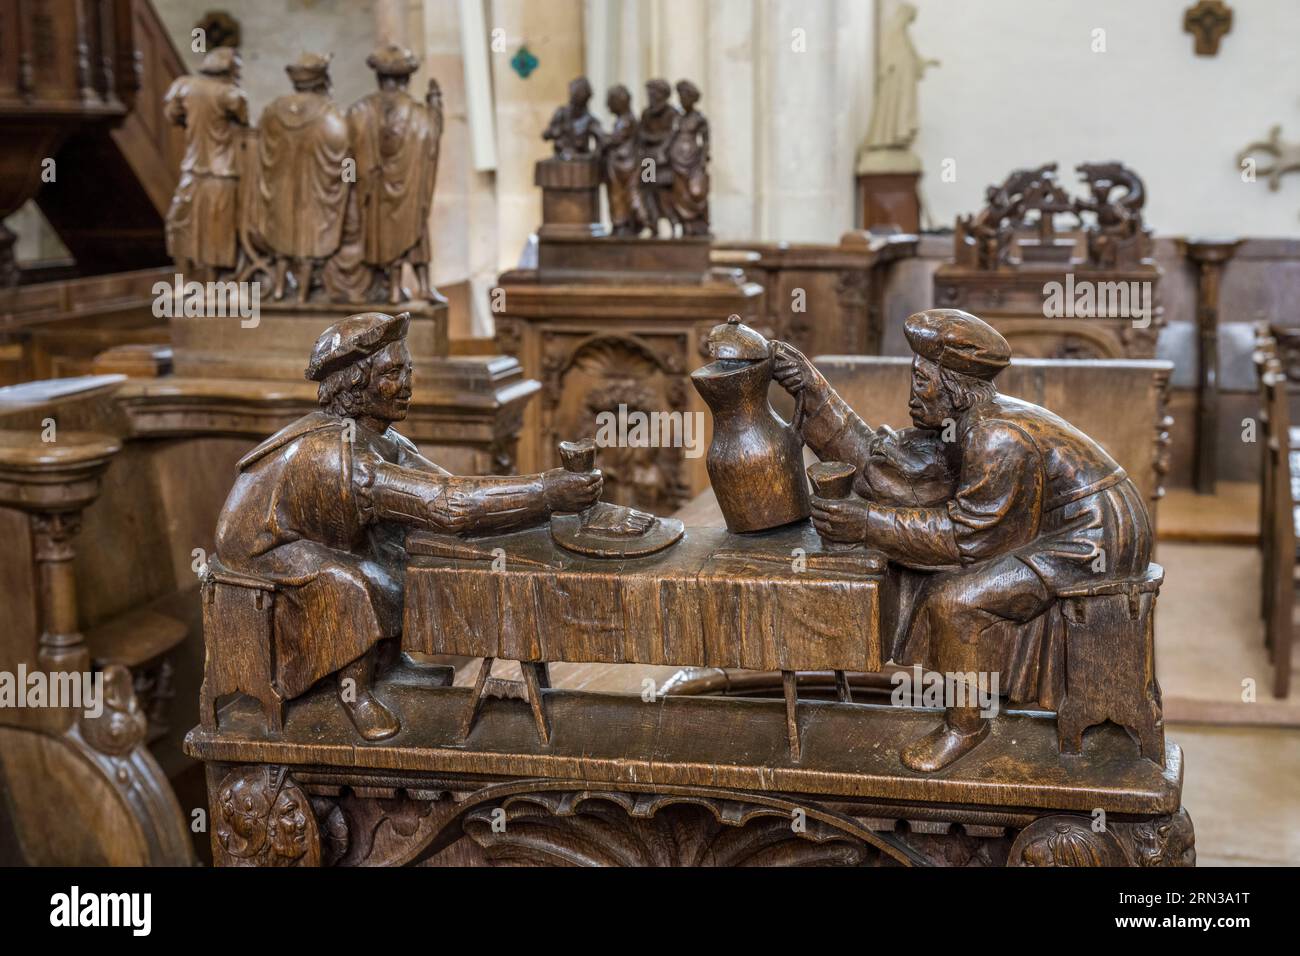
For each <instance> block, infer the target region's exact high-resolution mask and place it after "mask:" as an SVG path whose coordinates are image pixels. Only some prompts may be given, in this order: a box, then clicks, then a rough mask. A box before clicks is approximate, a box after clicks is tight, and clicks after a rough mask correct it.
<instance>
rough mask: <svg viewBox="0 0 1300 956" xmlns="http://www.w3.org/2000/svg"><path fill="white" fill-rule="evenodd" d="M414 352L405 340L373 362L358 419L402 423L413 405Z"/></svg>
mask: <svg viewBox="0 0 1300 956" xmlns="http://www.w3.org/2000/svg"><path fill="white" fill-rule="evenodd" d="M411 371H412V366H411V353H410V351H409V350H408V349H407V347H406V342H405V341H398V342H393V343H391V344H389V345H386V346H384V349H383V350H382V351H380V352H377V353H375V355H374V357H373V358H372V359H371V360H370V381H369V382H368V383H367V385H366V387H365V391H364V392H363V393H362V395H361V401H360V403H359V407H357V408H356V409H355V410H354V414H355V415H356V416H357V417H361V416H369V417H371V418H375V419H378V420H379V421H383V422H390V423H391V422H400V421H402V420H403V419H404V418H406V412H407V409H408V408H410V406H411Z"/></svg>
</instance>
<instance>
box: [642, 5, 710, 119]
mask: <svg viewBox="0 0 1300 956" xmlns="http://www.w3.org/2000/svg"><path fill="white" fill-rule="evenodd" d="M655 6H656V10H655V20H656V23H655V29H654V31H653V32H652V39H653V42H654V43H655V49H654V51H653V56H652V62H653V63H654V64H655V68H656V75H657V76H661V77H663V78H664V79H665V80H667V81H668V82H669V83H672V84H674V85H676V83H677V81H678V80H691V81H692V82H693V83H695V84H696V85H698V86H699V87H701V92H702V93H703V94H704V97H703V98H702V99H701V102H700V109H701V110H705V111H706V112H707V109H708V107H707V106H706V105H705V104H706V102H707V98H708V95H709V91H708V90H707V89H704V88H703V87H704V79H705V72H706V69H707V64H708V59H709V55H710V52H711V51H710V49H709V44H708V40H709V20H710V16H709V14H710V9H709V8H710V6H711V4H709V3H701V2H700V0H656V4H655Z"/></svg>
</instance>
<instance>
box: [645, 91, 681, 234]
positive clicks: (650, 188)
mask: <svg viewBox="0 0 1300 956" xmlns="http://www.w3.org/2000/svg"><path fill="white" fill-rule="evenodd" d="M672 93H673V89H672V87H671V86H669V85H668V81H667V80H661V79H653V80H650V81H649V82H648V83H646V85H645V94H646V100H647V105H646V108H645V109H644V110H642V111H641V121H640V123H639V124H638V125H637V146H638V149H639V152H640V153H641V161H642V163H646V162H647V161H649V164H650V165H649V169H650V171H651V176H650V178H649V180H648V181H646V180H645V178H644V177H643V180H642V185H641V193H642V201H643V203H644V205H645V210H646V221H645V227H646V228H648V229H649V230H650V231H651V232H652V233H657V232H658V229H659V221H660V220H661V219H667V220H668V221H669V224H670V225H671V226H674V227H675V226H676V225H677V219H676V217H675V215H674V212H673V207H672V203H671V202H670V201H669V196H670V195H671V192H670V191H671V189H672V163H671V161H670V160H669V158H668V148H669V146H670V145H671V144H672V141H673V137H674V135H675V134H676V132H677V125H678V123H680V122H681V118H682V111H681V110H680V109H679V108H678V107H677V106H675V105H674V104H672V103H670V102H669V97H671V96H672Z"/></svg>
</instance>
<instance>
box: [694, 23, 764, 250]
mask: <svg viewBox="0 0 1300 956" xmlns="http://www.w3.org/2000/svg"><path fill="white" fill-rule="evenodd" d="M754 12H755V4H754V2H753V0H709V2H708V38H707V45H706V48H705V51H706V56H707V66H706V69H705V71H704V74H703V75H702V76H701V77H700V78H699V80H697V82H698V83H700V85H701V92H702V93H703V94H704V95H703V97H702V99H701V102H700V109H701V110H702V111H703V112H704V115H705V116H707V117H708V118H709V135H710V138H711V142H712V145H713V150H712V161H711V163H710V166H709V175H710V178H711V181H710V188H711V191H712V194H711V196H710V197H709V207H710V208H709V215H710V218H711V219H712V222H713V234H714V235H715V236H717V237H718V238H719V239H752V238H755V237H757V236H758V235H759V229H758V215H757V205H756V203H755V186H756V182H757V181H756V171H757V168H758V156H757V155H756V150H755V148H754V146H755V135H754V133H755V122H756V120H757V118H758V116H757V110H756V104H757V102H758V100H757V96H756V85H755V84H756V82H757V80H758V77H757V76H756V75H755V74H756V70H757V65H756V63H755V31H754V25H755V16H754Z"/></svg>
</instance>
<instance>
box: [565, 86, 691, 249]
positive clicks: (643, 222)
mask: <svg viewBox="0 0 1300 956" xmlns="http://www.w3.org/2000/svg"><path fill="white" fill-rule="evenodd" d="M672 92H673V90H672V87H670V86H669V85H668V83H667V81H665V80H660V79H654V80H650V81H649V82H648V83H647V84H646V97H647V100H648V105H647V106H646V108H645V110H643V111H642V113H641V116H640V118H639V119H638V118H637V116H636V114H635V113H634V112H633V109H632V95H631V93H630V92H629V91H628V89H627V87H626V86H623V85H622V84H619V85H617V86H614V87H611V88H610V90H609V93H608V95H607V97H606V106H607V107H608V108H609V111H610V112H611V113H612V114H613V116H614V121H613V124H612V126H611V127H610V129H609V131H608V132H606V131H605V129H604V128H603V127H602V126H601V123H600V121H599V120H598V119H597V118H596V117H595V116H593V115H592V114H591V112H590V111H589V109H588V104H589V103H590V101H591V95H592V91H591V84H590V83H589V82H588V81H587V78H586V77H578V78H577V79H575V80H574V81H573V82H572V83H570V84H569V102H568V103H566V104H565V105H564V106H561V107H560V108H559V109H557V110H556V111H555V115H554V116H553V117H552V118H551V122H550V124H549V125H548V126H547V128H546V131H545V132H544V133H543V134H542V136H543V138H544V139H546V140H548V141H550V142H553V143H554V145H555V155H556V156H557V157H559V158H561V159H566V160H591V161H593V162H596V163H598V164H599V167H600V175H601V180H602V181H603V183H604V185H605V189H606V195H607V197H608V200H609V214H610V231H611V232H612V234H613V235H615V236H639V235H641V234H643V233H645V232H647V231H649V232H650V233H652V234H656V233H657V231H658V229H659V223H660V222H661V221H663V220H665V219H666V220H668V223H669V226H670V227H671V229H672V231H673V233H674V234H677V235H682V236H707V235H708V234H709V122H708V120H707V119H706V118H705V116H704V114H703V113H701V112H700V111H699V110H698V109H697V108H696V106H697V104H698V103H699V100H700V91H699V88H698V87H696V86H695V84H694V83H692V82H690V81H689V80H682V81H680V82H679V83H678V84H677V99H678V103H679V104H680V105H674V104H673V103H672V102H671V97H672Z"/></svg>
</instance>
